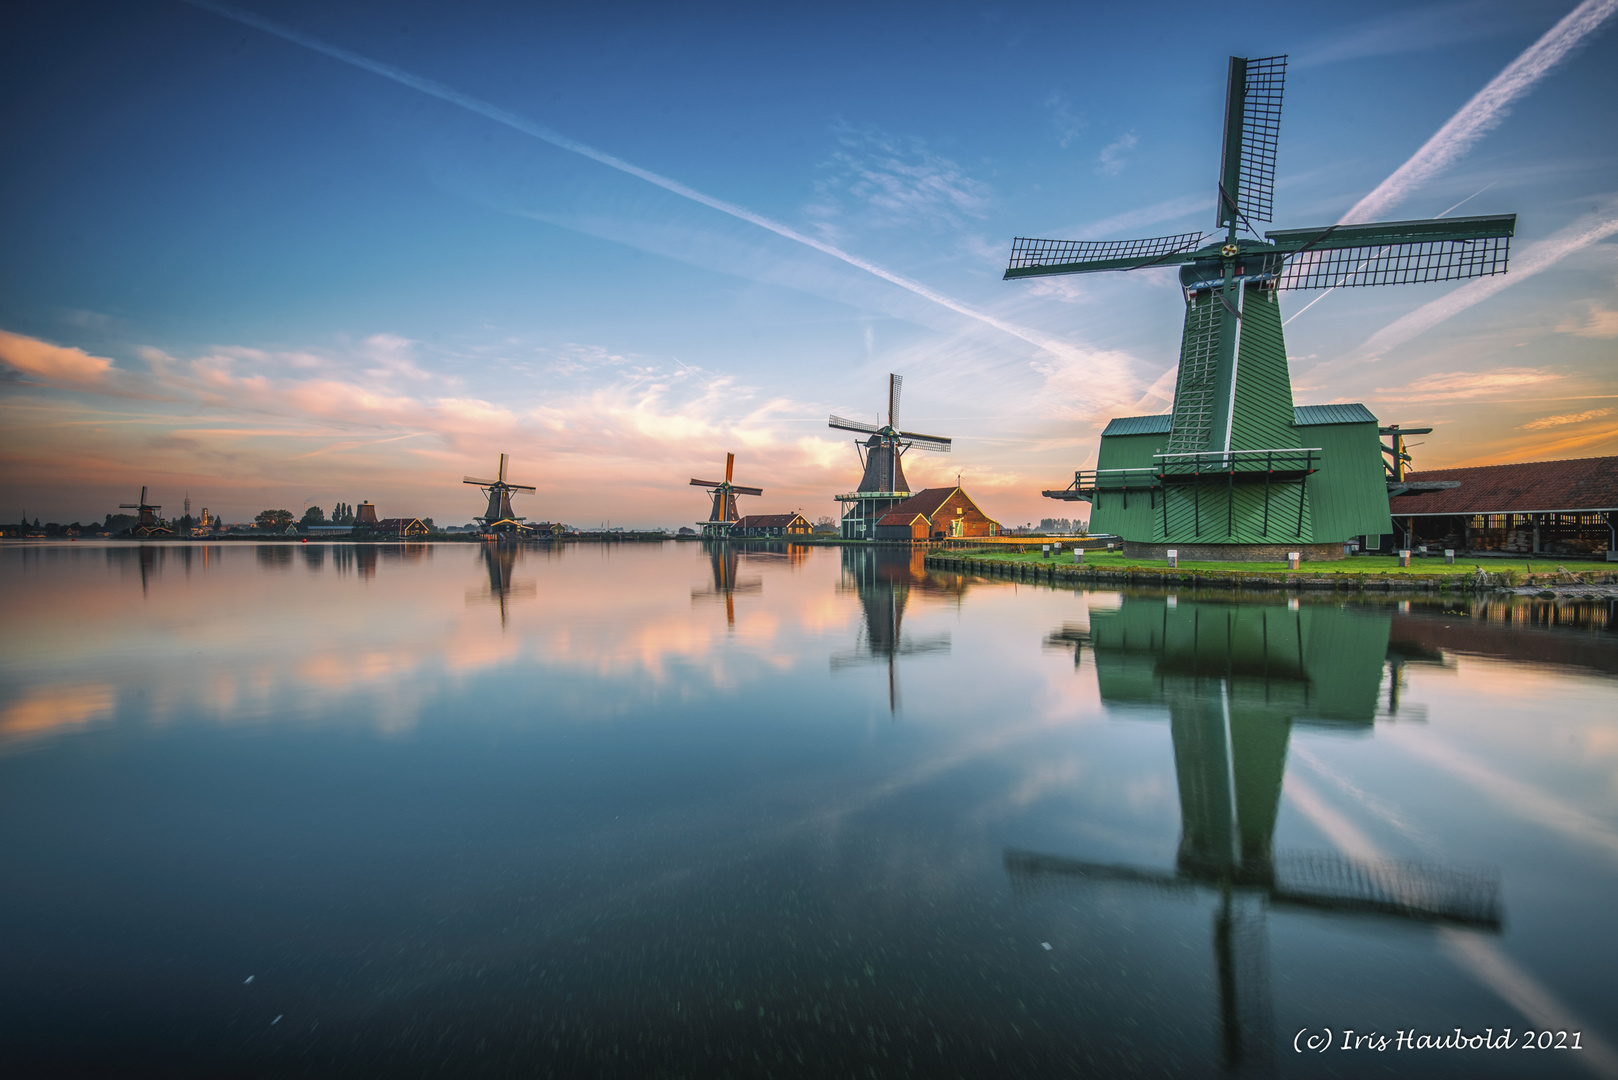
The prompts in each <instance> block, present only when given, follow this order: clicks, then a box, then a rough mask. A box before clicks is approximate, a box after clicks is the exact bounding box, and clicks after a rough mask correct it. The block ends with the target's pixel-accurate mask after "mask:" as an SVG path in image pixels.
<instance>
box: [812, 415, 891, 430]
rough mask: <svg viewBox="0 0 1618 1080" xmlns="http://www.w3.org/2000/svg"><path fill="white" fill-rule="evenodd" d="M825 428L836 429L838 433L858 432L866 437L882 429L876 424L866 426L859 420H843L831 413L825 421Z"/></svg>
mask: <svg viewBox="0 0 1618 1080" xmlns="http://www.w3.org/2000/svg"><path fill="white" fill-rule="evenodd" d="M826 426H827V427H832V428H836V429H837V430H839V431H859V432H863V433H864V434H866V435H875V434H876V433H877V432H879V431H881V430H882V428H881V427H880V426H878V425H876V424H867V423H864V422H863V421H860V420H845V419H844V418H843V417H841V416H838V415H837V414H836V413H832V414H831V416H830V417H829V418H828V419H827V420H826Z"/></svg>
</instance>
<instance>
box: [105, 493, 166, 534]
mask: <svg viewBox="0 0 1618 1080" xmlns="http://www.w3.org/2000/svg"><path fill="white" fill-rule="evenodd" d="M118 509H120V510H134V511H135V512H137V513H138V514H140V520H139V521H137V522H136V523H135V524H134V525H133V526H132V527H131V528H130V530H129V535H130V536H139V537H147V536H173V535H174V530H173V529H171V528H169V527H168V526H167V525H164V524H163V522H162V520H161V519H160V518H159V517H158V516H157V512H158V511H159V510H161V509H163V508H162V507H161V506H158V505H157V504H155V503H149V502H147V501H146V488H145V487H144V486H143V487H142V488H141V489H140V501H139V502H132V503H119V504H118Z"/></svg>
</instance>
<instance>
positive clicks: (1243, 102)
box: [1219, 56, 1287, 227]
mask: <svg viewBox="0 0 1618 1080" xmlns="http://www.w3.org/2000/svg"><path fill="white" fill-rule="evenodd" d="M1286 78H1287V58H1286V57H1285V56H1265V57H1261V58H1259V59H1257V60H1248V59H1244V58H1242V57H1239V56H1233V57H1231V58H1230V81H1229V83H1228V85H1227V88H1226V94H1225V148H1224V155H1223V158H1222V159H1221V161H1220V167H1219V175H1220V186H1221V188H1222V190H1221V193H1220V194H1221V197H1220V200H1219V225H1220V226H1221V227H1224V226H1226V225H1229V224H1231V223H1232V222H1233V219H1234V218H1235V217H1237V216H1240V217H1242V218H1245V219H1246V220H1247V221H1249V222H1253V221H1269V220H1270V215H1271V213H1272V212H1273V209H1274V204H1275V152H1276V146H1277V144H1278V142H1279V141H1280V137H1281V92H1282V90H1283V89H1284V88H1285V84H1286Z"/></svg>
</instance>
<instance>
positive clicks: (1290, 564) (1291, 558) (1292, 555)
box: [1287, 551, 1303, 570]
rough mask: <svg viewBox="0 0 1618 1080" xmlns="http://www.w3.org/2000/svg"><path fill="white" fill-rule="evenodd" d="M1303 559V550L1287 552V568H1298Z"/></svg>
mask: <svg viewBox="0 0 1618 1080" xmlns="http://www.w3.org/2000/svg"><path fill="white" fill-rule="evenodd" d="M1302 561H1303V552H1301V551H1289V552H1287V569H1288V570H1296V569H1297V568H1298V564H1299V563H1301V562H1302Z"/></svg>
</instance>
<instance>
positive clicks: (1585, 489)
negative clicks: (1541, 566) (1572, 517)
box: [1388, 457, 1618, 517]
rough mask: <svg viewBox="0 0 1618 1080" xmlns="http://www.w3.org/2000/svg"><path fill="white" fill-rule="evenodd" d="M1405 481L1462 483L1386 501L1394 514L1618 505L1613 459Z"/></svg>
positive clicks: (1435, 472) (1424, 475)
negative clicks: (1456, 486)
mask: <svg viewBox="0 0 1618 1080" xmlns="http://www.w3.org/2000/svg"><path fill="white" fill-rule="evenodd" d="M1405 479H1407V480H1459V481H1460V482H1461V486H1460V487H1458V488H1451V489H1449V490H1447V491H1433V492H1429V493H1428V494H1425V495H1400V496H1398V497H1396V498H1393V499H1389V500H1388V506H1389V509H1390V510H1391V511H1392V512H1393V516H1394V517H1406V516H1414V517H1420V516H1422V515H1425V514H1546V513H1556V512H1562V513H1572V512H1575V511H1590V510H1615V509H1618V457H1598V458H1573V459H1570V460H1567V461H1522V462H1517V463H1515V464H1512V465H1482V466H1479V467H1477V468H1472V469H1428V470H1426V471H1424V472H1418V473H1407V474H1405Z"/></svg>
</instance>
